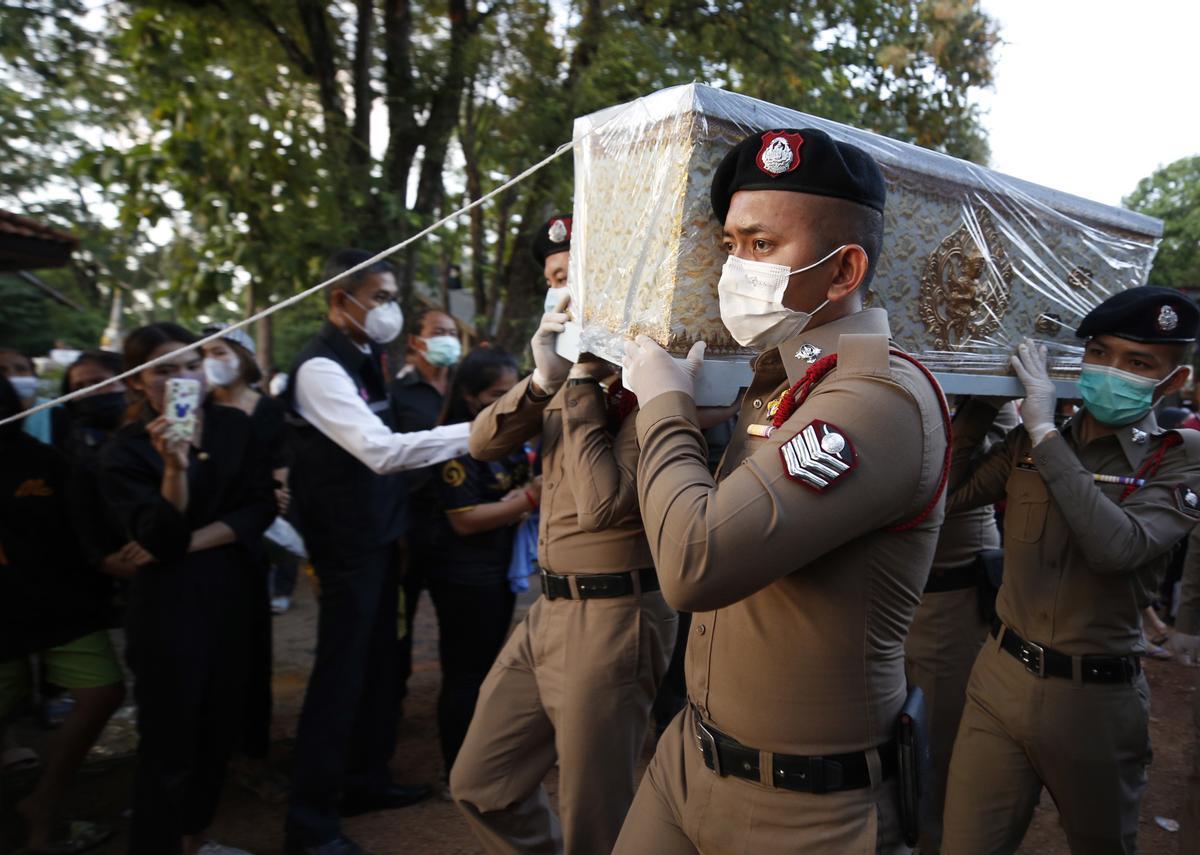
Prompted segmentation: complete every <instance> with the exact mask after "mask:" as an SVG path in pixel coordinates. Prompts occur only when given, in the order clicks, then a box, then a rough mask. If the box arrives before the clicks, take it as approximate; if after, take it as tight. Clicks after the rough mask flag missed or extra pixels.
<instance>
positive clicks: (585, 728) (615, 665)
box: [450, 591, 678, 855]
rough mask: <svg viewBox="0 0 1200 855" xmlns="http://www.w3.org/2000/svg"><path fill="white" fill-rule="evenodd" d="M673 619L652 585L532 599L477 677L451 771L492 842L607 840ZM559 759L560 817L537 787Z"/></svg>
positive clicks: (574, 848) (547, 849)
mask: <svg viewBox="0 0 1200 855" xmlns="http://www.w3.org/2000/svg"><path fill="white" fill-rule="evenodd" d="M677 622H678V621H677V618H676V615H675V612H674V610H673V609H671V608H670V606H668V605H667V604H666V602H665V601H664V600H663V598H662V594H661V593H659V592H657V591H655V592H652V593H647V594H645V595H642V596H640V597H637V596H626V597H616V598H612V599H587V600H572V599H556V600H549V599H547V598H545V597H542V598H540V599H539V600H538V601H537V602H535V603H534V604H533V606H532V608H530V610H529V613H528V614H527V615H526V617H525V619H524V620H523V621H522V622H521V623H520V624H518V626H517V628H516V629H515V630H514V631H513V634H512V635H511V636H510V637H509V640H508V643H507V644H505V645H504V649H503V650H502V651H501V652H500V656H499V657H498V658H497V659H496V664H495V665H493V666H492V669H491V671H490V672H489V673H488V676H487V679H486V680H484V683H483V687H482V688H481V690H480V693H479V703H478V705H477V706H476V708H475V717H474V718H473V719H472V721H471V727H470V729H469V730H468V731H467V738H466V740H465V741H464V743H463V746H462V749H461V750H460V751H459V754H458V760H457V762H456V763H455V764H454V769H453V771H452V772H451V774H450V789H451V792H452V793H453V795H454V799H455V801H456V802H457V803H458V806H459V808H460V809H461V810H462V812H463V814H464V815H465V816H466V817H467V821H468V823H469V824H470V826H471V830H472V831H473V832H474V833H475V835H476V837H478V838H479V840H480V842H481V843H482V844H483V846H484V848H485V849H486V850H487V851H488V852H490V853H512V855H516V853H522V855H534V853H558V852H567V853H571V854H572V855H581V853H597V855H600V853H603V855H608V853H609V852H611V851H612V847H613V844H614V843H615V842H616V839H617V835H618V833H619V832H620V830H621V823H622V822H623V821H624V819H625V813H626V811H627V810H628V809H629V803H630V802H631V801H632V799H633V792H634V775H635V773H636V767H637V761H638V756H639V755H640V753H641V749H642V745H643V743H644V741H645V735H646V726H647V724H648V722H649V716H650V705H651V703H652V702H653V701H654V694H655V690H656V689H657V687H658V684H659V682H660V681H661V679H662V675H663V672H664V671H665V670H666V668H667V663H668V661H669V660H670V658H671V650H672V645H673V644H674V642H675V632H676V626H677ZM556 761H557V762H558V766H559V785H558V804H559V816H557V817H556V816H555V815H554V813H553V812H552V811H551V810H550V805H549V801H548V799H547V797H546V791H545V789H544V788H543V787H542V779H543V778H545V776H546V773H547V772H549V771H550V769H551V768H552V767H553V766H554V764H555V762H556ZM646 851H650V850H646Z"/></svg>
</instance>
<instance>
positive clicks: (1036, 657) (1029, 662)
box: [1017, 640, 1046, 677]
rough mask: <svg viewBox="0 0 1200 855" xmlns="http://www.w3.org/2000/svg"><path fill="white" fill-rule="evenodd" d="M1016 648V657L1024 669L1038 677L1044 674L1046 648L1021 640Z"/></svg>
mask: <svg viewBox="0 0 1200 855" xmlns="http://www.w3.org/2000/svg"><path fill="white" fill-rule="evenodd" d="M1017 650H1018V653H1017V659H1019V660H1020V661H1021V663H1022V664H1023V665H1024V666H1025V670H1026V671H1028V672H1029V673H1030V674H1036V675H1037V676H1038V677H1045V676H1046V649H1045V648H1044V647H1042V645H1040V644H1037V643H1036V642H1033V641H1025V640H1022V641H1021V644H1020V646H1019V647H1018V648H1017Z"/></svg>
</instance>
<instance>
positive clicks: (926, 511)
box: [771, 350, 1161, 531]
mask: <svg viewBox="0 0 1200 855" xmlns="http://www.w3.org/2000/svg"><path fill="white" fill-rule="evenodd" d="M889 352H890V353H891V355H892V356H898V357H900V358H901V359H903V360H905V361H907V362H911V363H912V364H913V365H915V366H916V367H917V368H918V369H920V371H921V373H922V374H924V375H925V377H926V379H928V380H929V383H930V385H932V386H933V388H934V391H936V392H937V398H938V404H939V405H940V407H941V410H942V425H943V427H945V429H946V454H945V456H944V458H943V460H942V475H941V477H940V478H939V479H938V487H937V490H936V491H935V492H934V494H933V498H932V499H930V500H929V504H927V505H926V506H925V507H924V508H923V509H922V510H921V512H920V513H919V514H917V515H916V516H915V517H913V518H912V519H911V520H908V521H907V522H903V523H900V524H899V525H896V526H892V527H891V528H890V529H888V531H908V530H909V529H912V528H916V527H917V526H918V525H920V524H921V523H922V522H924V521H925V518H926V517H928V516H929V515H930V514H931V513H932V512H933V509H934V508H935V507H936V506H937V503H938V500H939V499H941V497H942V493H944V492H945V491H946V482H947V480H948V479H949V478H950V451H951V449H950V443H951V433H950V408H949V406H947V404H946V396H945V395H943V394H942V387H941V386H939V385H938V383H937V381H936V380H935V379H934V378H933V375H932V374H930V373H929V369H928V368H926V367H925V366H924V365H922V364H921V361H920V360H918V359H917V358H915V357H913V356H909V355H908V354H907V353H904V352H903V351H899V350H891V351H889ZM835 367H837V354H836V353H831V354H829V355H828V356H823V357H821V358H820V359H818V360H817V361H816V362H815V363H813V366H812V367H811V368H809V369H808V371H806V372H804V376H803V377H801V378H800V379H799V380H798V381H796V383H795V385H793V386H792V387H791V388H790V389H788V390H787V391H786V392H784V393H783V396H782V397H781V398H780V399H779V407H778V408H777V409H776V410H775V415H774V417H773V418H772V419H771V425H772V426H773V427H776V428H778V427H781V426H782V425H783V423H784V422H786V421H787V420H788V419H789V418H790V417H791V415H792V414H793V413H794V412H795V411H796V408H797V407H800V406H802V405H803V404H804V402H805V400H807V398H808V396H809V394H810V393H811V392H812V390H813V388H814V387H815V386H816V385H817V384H818V383H820V382H821V380H822V379H823V378H824V377H825V375H826V374H828V373H829V372H830V371H832V370H833V369H834V368H835ZM1160 457H1161V454H1160Z"/></svg>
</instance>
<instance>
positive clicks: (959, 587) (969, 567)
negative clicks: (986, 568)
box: [925, 560, 980, 594]
mask: <svg viewBox="0 0 1200 855" xmlns="http://www.w3.org/2000/svg"><path fill="white" fill-rule="evenodd" d="M979 571H980V567H979V561H978V560H975V561H972V562H971V563H970V564H964V565H963V566H962V567H948V568H946V569H945V570H939V571H938V572H937V573H930V574H929V581H928V582H926V583H925V593H926V594H942V593H945V592H946V591H964V590H966V589H967V588H974V587H976V586H978V585H979Z"/></svg>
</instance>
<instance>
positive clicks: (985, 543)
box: [931, 403, 1020, 576]
mask: <svg viewBox="0 0 1200 855" xmlns="http://www.w3.org/2000/svg"><path fill="white" fill-rule="evenodd" d="M1018 424H1020V419H1019V418H1018V417H1017V408H1016V407H1014V406H1013V405H1012V404H1011V403H1010V404H1006V405H1005V406H1004V407H1003V408H1001V410H1000V412H999V413H997V414H996V420H995V421H994V422H992V426H991V429H990V430H989V431H988V435H987V439H986V440H985V442H984V444H983V446H982V447H981V448H980V449H979V453H980V457H982V455H983V454H984V453H986V452H987V450H988V449H989V448H991V447H992V446H993V445H995V444H997V443H999V442H1003V441H1004V437H1005V436H1006V435H1007V434H1008V432H1009V431H1010V430H1012V429H1013V428H1015V427H1016V426H1017V425H1018ZM999 548H1000V529H999V528H998V527H997V526H996V511H995V508H993V507H992V506H991V505H981V506H980V507H978V508H963V509H961V510H959V511H956V512H955V513H947V514H946V520H945V522H944V523H943V524H942V531H941V534H940V535H939V536H938V545H937V549H936V550H935V551H934V553H933V570H932V572H931V575H934V576H936V575H937V574H938V573H941V572H943V571H945V570H951V569H954V568H956V567H962V566H964V565H966V564H970V563H971V562H973V561H974V560H975V559H976V557H977V556H978V555H979V553H981V552H983V551H984V550H985V549H999Z"/></svg>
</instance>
